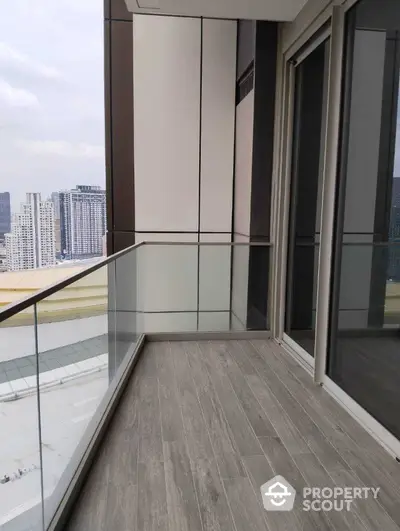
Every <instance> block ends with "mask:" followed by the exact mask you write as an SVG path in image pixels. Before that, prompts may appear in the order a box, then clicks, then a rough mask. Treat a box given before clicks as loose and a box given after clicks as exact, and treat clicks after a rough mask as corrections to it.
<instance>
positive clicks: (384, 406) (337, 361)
mask: <svg viewBox="0 0 400 531" xmlns="http://www.w3.org/2000/svg"><path fill="white" fill-rule="evenodd" d="M399 74H400V2H398V1H393V0H360V1H359V2H358V3H357V4H356V5H355V6H354V7H353V8H352V9H351V10H350V11H349V12H348V13H347V17H346V56H345V79H344V94H343V111H342V129H341V152H340V159H339V161H340V164H339V166H340V171H339V175H338V197H337V205H336V216H335V219H336V228H335V248H334V264H333V284H332V293H331V312H330V313H331V319H330V348H329V369H328V374H329V376H330V378H331V379H333V380H334V382H335V383H336V384H338V385H339V386H340V387H341V388H342V389H344V390H345V391H346V393H348V394H349V395H350V396H351V397H352V398H354V399H355V400H356V401H357V402H358V403H359V404H360V405H361V406H362V407H363V408H365V409H366V410H367V411H368V412H369V413H370V414H371V415H372V416H374V417H375V418H376V419H377V420H378V421H379V422H380V423H381V424H383V425H384V426H385V427H386V428H388V429H389V430H390V431H391V432H392V433H393V434H394V435H395V436H397V437H400V414H399V404H400V383H399V382H400V138H399V137H400V134H399V127H400V117H399V112H398V109H399Z"/></svg>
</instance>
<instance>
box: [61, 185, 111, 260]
mask: <svg viewBox="0 0 400 531" xmlns="http://www.w3.org/2000/svg"><path fill="white" fill-rule="evenodd" d="M59 202H60V237H61V255H62V256H63V257H64V258H67V259H84V258H91V257H95V256H102V254H103V236H104V234H105V233H106V196H105V191H104V190H102V189H101V188H100V186H83V185H78V186H77V187H76V188H75V189H74V190H68V191H61V192H59Z"/></svg>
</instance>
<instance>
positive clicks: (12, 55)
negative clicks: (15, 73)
mask: <svg viewBox="0 0 400 531" xmlns="http://www.w3.org/2000/svg"><path fill="white" fill-rule="evenodd" d="M0 67H1V68H4V67H11V68H15V69H18V70H21V71H23V72H24V73H29V74H33V75H37V76H40V77H43V78H45V79H53V80H58V79H61V77H62V76H61V73H60V72H59V71H58V70H57V69H56V68H54V67H52V66H47V65H45V64H43V63H41V62H40V61H36V60H34V59H33V58H31V57H28V56H27V55H25V54H23V53H21V52H19V51H18V50H16V49H15V48H12V47H11V46H9V45H8V44H6V43H4V42H0Z"/></svg>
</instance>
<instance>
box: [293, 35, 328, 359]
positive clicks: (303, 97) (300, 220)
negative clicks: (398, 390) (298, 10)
mask: <svg viewBox="0 0 400 531" xmlns="http://www.w3.org/2000/svg"><path fill="white" fill-rule="evenodd" d="M329 44H330V40H329V38H327V39H326V40H324V41H323V42H322V43H320V44H319V45H318V46H317V47H314V49H313V50H312V51H311V52H310V53H309V54H308V55H305V54H304V52H303V54H302V57H301V58H299V59H298V64H297V66H296V67H295V87H294V91H295V92H294V98H295V101H294V122H293V143H292V146H293V147H292V166H291V176H290V206H289V232H288V249H287V278H286V306H285V308H286V310H285V333H286V334H287V336H289V338H291V339H292V340H294V341H295V342H296V343H297V344H298V345H299V346H300V347H301V348H302V349H303V350H304V351H305V352H306V353H308V354H309V355H310V356H313V355H314V343H315V320H316V299H317V280H318V262H319V242H320V225H321V200H322V179H323V160H324V156H323V154H324V147H325V145H324V142H325V131H326V103H327V88H328V87H327V83H328V66H329Z"/></svg>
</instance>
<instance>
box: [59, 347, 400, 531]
mask: <svg viewBox="0 0 400 531" xmlns="http://www.w3.org/2000/svg"><path fill="white" fill-rule="evenodd" d="M277 474H279V475H282V476H284V477H285V478H286V479H287V480H288V481H289V482H290V483H291V484H292V486H293V487H294V488H295V489H296V491H297V492H298V493H301V491H302V489H303V487H306V486H313V487H335V486H338V487H341V486H348V487H364V486H368V487H380V489H381V490H380V492H379V495H378V498H377V500H374V499H372V498H369V499H367V500H362V499H359V500H357V501H356V502H354V503H353V505H352V507H351V510H350V511H348V512H347V511H342V512H337V511H329V512H323V511H322V512H315V511H310V512H306V511H303V510H302V499H301V494H300V495H299V494H298V495H297V496H296V502H295V506H294V509H293V511H290V512H267V511H265V510H264V508H263V507H262V499H261V494H260V486H261V485H262V484H263V483H265V482H267V481H269V480H270V479H271V478H272V477H273V476H275V475H277ZM67 529H68V531H100V530H105V531H228V530H232V531H263V530H268V531H275V530H277V531H284V530H286V531H289V530H291V531H295V530H304V531H313V530H315V531H317V530H318V531H324V530H326V531H331V530H338V531H346V530H350V529H351V530H352V531H358V530H360V531H366V530H367V531H369V530H371V531H378V530H379V531H395V530H400V464H398V463H397V462H396V460H394V459H393V458H392V457H391V456H389V455H388V454H387V453H386V452H385V451H384V450H383V449H382V447H381V446H380V445H379V444H378V443H377V442H376V441H375V440H374V439H373V438H372V437H371V436H370V435H369V434H368V433H367V432H366V431H365V430H364V429H363V428H362V427H361V426H360V425H359V424H358V423H356V422H355V421H354V420H353V419H352V418H351V417H350V416H349V415H348V414H347V413H346V412H345V411H344V410H343V409H342V408H341V407H340V405H339V404H338V403H336V402H335V401H334V400H333V399H332V398H331V397H330V396H329V395H328V394H327V393H326V392H325V391H324V390H323V389H322V388H320V387H318V386H315V384H314V383H313V381H312V379H311V377H310V375H309V374H307V373H306V372H305V371H304V370H303V369H302V368H301V367H300V366H299V365H298V364H297V363H296V361H295V360H294V359H293V358H291V357H290V356H289V355H288V354H287V353H285V352H284V351H283V350H282V349H281V348H280V347H279V346H278V345H276V344H275V343H273V342H272V341H261V340H257V341H256V340H254V341H251V342H249V341H224V342H216V341H210V342H208V341H205V342H198V343H197V342H170V343H167V342H166V343H149V344H147V345H146V346H145V349H144V351H143V353H142V355H141V358H140V360H139V361H138V364H137V366H136V368H135V371H134V373H133V375H132V377H131V381H130V382H129V384H128V387H127V390H126V392H125V394H124V396H123V398H122V401H121V403H120V405H119V407H118V409H117V412H116V414H115V416H114V418H113V421H112V423H111V426H110V428H109V430H108V433H107V436H106V437H105V440H104V442H103V444H102V446H101V449H100V451H99V454H98V457H97V459H96V461H95V463H94V465H93V467H92V469H91V471H90V473H89V475H88V478H87V480H86V483H85V485H84V487H83V490H82V492H81V495H80V497H79V500H78V502H77V504H76V506H75V508H74V510H73V512H72V515H71V519H70V521H69V523H68V525H67Z"/></svg>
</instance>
